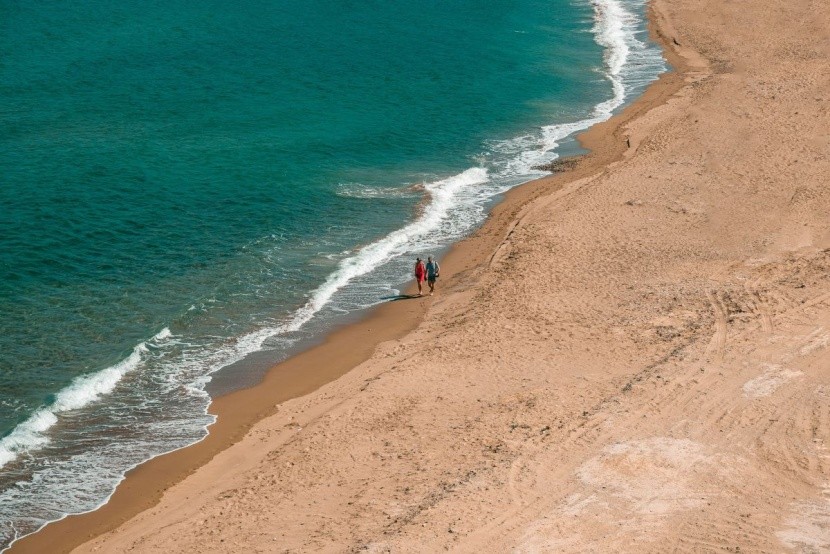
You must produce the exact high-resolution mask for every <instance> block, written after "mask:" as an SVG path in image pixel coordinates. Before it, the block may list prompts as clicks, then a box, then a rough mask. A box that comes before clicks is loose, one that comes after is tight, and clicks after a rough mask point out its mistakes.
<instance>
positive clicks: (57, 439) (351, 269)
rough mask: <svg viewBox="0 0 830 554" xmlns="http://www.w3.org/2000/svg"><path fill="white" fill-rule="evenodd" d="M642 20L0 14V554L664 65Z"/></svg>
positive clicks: (206, 10) (384, 283) (456, 5)
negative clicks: (252, 360) (216, 378)
mask: <svg viewBox="0 0 830 554" xmlns="http://www.w3.org/2000/svg"><path fill="white" fill-rule="evenodd" d="M645 9H646V8H645V4H644V0H494V1H492V2H486V3H485V2H475V1H469V0H450V1H446V0H445V1H442V2H433V1H426V2H376V1H373V0H366V1H363V2H352V1H349V0H309V1H308V2H288V1H286V0H270V1H262V0H254V1H252V2H246V3H242V4H229V3H227V2H215V1H211V0H206V1H204V2H183V1H179V0H168V1H165V2H158V1H153V0H150V1H144V2H136V1H133V0H124V1H122V2H103V1H100V0H86V1H83V2H81V1H78V0H51V1H47V2H37V3H33V2H20V1H12V0H6V1H3V2H2V13H3V15H2V17H0V28H2V32H0V52H3V56H2V58H1V59H0V126H2V133H0V551H2V550H4V549H5V548H6V547H8V546H9V545H10V544H11V543H12V542H13V541H14V540H16V539H18V538H20V537H22V536H25V535H26V534H29V533H32V532H34V531H36V530H37V529H39V528H40V527H42V526H43V525H44V524H46V523H47V522H49V521H54V520H57V519H60V518H62V517H64V516H65V515H67V514H71V513H81V512H86V511H89V510H93V509H95V508H97V507H99V506H100V505H102V504H103V503H105V502H106V501H107V499H108V498H109V496H110V495H111V494H112V492H113V490H114V488H115V486H116V485H117V484H118V483H119V482H120V480H121V479H122V478H123V476H124V474H125V472H126V471H127V470H129V469H130V468H132V467H135V466H136V465H137V464H140V463H142V462H144V461H146V460H148V459H150V458H152V457H154V456H157V455H159V454H162V453H165V452H169V451H172V450H175V449H178V448H182V447H184V446H187V445H189V444H193V443H194V442H197V441H199V440H201V439H202V438H203V437H204V436H205V435H206V434H207V432H208V426H209V425H210V424H211V423H212V422H213V418H212V416H209V415H208V414H207V407H208V405H209V402H210V394H212V393H213V394H215V393H216V392H217V390H216V387H215V382H214V388H211V386H212V385H211V381H212V379H213V378H214V376H215V375H216V374H217V372H219V371H220V370H222V369H223V368H226V369H225V371H224V372H223V373H222V375H223V377H222V383H223V387H224V388H225V389H228V388H234V387H242V386H248V385H250V384H252V383H253V382H255V381H256V379H257V378H258V377H259V376H260V374H259V373H257V372H256V371H253V370H252V369H251V367H253V364H248V366H246V360H249V359H250V357H251V356H252V355H256V356H258V357H259V358H258V359H260V360H261V359H263V356H264V357H265V358H266V359H267V360H269V361H273V362H276V361H278V360H280V359H283V358H285V357H286V356H287V355H288V354H289V353H291V352H292V349H296V348H297V347H298V346H299V345H303V344H307V343H308V342H309V341H313V340H314V339H315V338H319V337H320V336H321V334H322V333H325V331H326V330H327V329H330V328H331V327H332V325H336V324H337V323H338V322H341V321H344V320H345V319H346V318H348V317H350V314H351V316H352V317H353V316H354V315H355V314H357V313H359V312H360V311H361V310H365V309H366V308H368V307H371V306H374V305H377V304H379V303H382V302H384V301H387V300H388V299H390V298H393V297H394V296H395V295H396V294H398V293H399V291H400V290H401V288H402V287H404V286H405V285H406V283H407V281H408V279H409V274H410V268H411V265H412V262H413V260H414V257H415V256H416V255H421V256H424V255H428V254H439V253H440V252H441V251H443V250H444V249H446V248H447V247H448V246H449V245H450V244H452V243H453V242H454V241H457V240H458V239H460V238H463V237H464V236H466V235H468V234H470V233H471V232H472V231H474V230H475V229H476V228H477V227H478V226H479V225H480V224H481V223H482V222H483V220H484V219H485V217H486V214H487V211H488V209H489V208H490V207H491V206H492V205H493V203H494V202H496V201H498V199H499V197H500V195H501V194H502V193H504V192H505V191H506V190H508V189H510V188H511V187H514V186H516V185H518V184H520V183H523V182H527V181H528V180H531V179H533V178H536V177H539V176H541V175H544V172H543V171H540V170H538V169H534V167H535V166H538V165H539V164H543V163H546V162H549V161H552V160H554V159H556V158H557V157H558V156H559V155H560V154H561V152H562V151H563V149H565V148H571V149H573V148H574V146H573V140H572V136H573V134H574V133H575V132H577V131H580V130H583V129H586V128H587V127H589V126H590V125H592V124H593V123H596V122H599V121H603V120H605V119H607V118H608V117H610V116H611V115H612V114H613V113H615V112H616V111H618V110H619V109H620V108H621V107H622V106H623V105H624V104H625V103H626V102H628V101H630V100H631V99H633V98H635V97H636V96H637V95H639V94H640V93H641V92H642V91H643V90H644V88H645V87H646V86H647V85H648V83H650V82H651V81H653V80H654V79H655V78H656V77H657V75H659V74H660V73H661V72H663V71H665V69H666V65H665V62H664V60H663V58H662V56H661V52H660V49H659V48H658V47H657V46H656V45H655V44H653V43H651V42H650V41H649V39H648V35H647V32H646V29H645ZM228 366H231V367H230V369H227V368H228Z"/></svg>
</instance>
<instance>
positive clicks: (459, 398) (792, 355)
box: [11, 0, 830, 553]
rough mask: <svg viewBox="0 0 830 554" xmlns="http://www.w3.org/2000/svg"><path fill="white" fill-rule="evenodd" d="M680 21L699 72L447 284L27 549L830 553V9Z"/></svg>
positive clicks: (524, 195) (656, 18) (736, 4)
mask: <svg viewBox="0 0 830 554" xmlns="http://www.w3.org/2000/svg"><path fill="white" fill-rule="evenodd" d="M650 15H651V23H652V32H653V35H654V38H655V39H657V40H659V41H660V42H661V43H662V44H663V46H664V49H665V54H666V57H667V59H668V60H669V62H670V63H671V64H672V66H673V67H674V68H675V71H674V72H672V73H668V74H666V75H664V76H663V77H661V79H660V80H659V81H658V82H656V83H655V84H653V85H652V86H651V87H650V88H649V89H648V91H647V92H646V94H645V95H644V96H643V97H642V98H640V99H639V100H637V101H636V102H634V103H633V104H631V105H630V106H628V108H627V109H626V110H625V111H624V112H623V113H622V114H620V115H618V116H616V117H615V118H613V119H612V120H610V121H608V122H606V123H603V124H600V125H597V126H595V127H593V128H592V129H591V130H589V131H588V132H586V133H584V134H583V135H582V136H581V137H580V140H581V141H582V143H583V144H584V145H585V146H586V147H587V148H589V149H590V151H591V153H590V154H589V155H587V156H585V157H583V158H581V159H580V160H579V162H578V163H577V165H576V166H575V167H574V168H572V169H570V170H568V171H566V172H563V173H560V174H556V175H552V176H550V177H548V178H545V179H541V180H539V181H535V182H532V183H529V184H527V185H523V186H521V187H519V188H518V189H516V190H514V191H512V192H510V193H509V194H508V195H507V198H506V199H505V200H504V201H503V202H502V203H501V204H499V205H498V206H497V207H496V208H495V209H494V210H493V213H492V215H491V216H490V218H489V219H488V221H487V223H486V224H485V225H484V227H483V228H482V229H481V230H480V231H479V232H478V233H476V234H475V235H474V236H473V237H471V238H469V239H467V240H465V241H463V242H462V243H460V244H458V245H457V246H456V247H455V248H454V249H453V250H452V252H451V253H450V254H449V255H448V256H447V257H446V258H445V259H443V260H442V268H443V269H442V276H441V279H440V283H439V290H438V293H437V294H436V296H434V297H425V298H422V299H413V300H404V301H398V302H392V303H389V304H386V305H384V306H382V307H381V308H380V309H378V310H375V311H374V312H373V313H372V314H371V315H370V316H369V317H368V318H366V319H364V320H362V321H360V322H359V323H356V324H353V325H350V326H348V327H345V328H343V329H340V330H338V331H336V332H335V333H333V334H332V335H331V336H330V337H328V339H327V340H326V342H325V343H324V344H322V345H320V346H318V347H315V348H312V349H311V350H309V351H307V352H305V353H303V354H301V355H299V356H296V357H294V358H292V359H290V360H289V361H287V362H285V363H283V364H280V365H279V366H277V367H276V368H274V369H273V370H272V371H271V372H270V373H269V374H268V376H267V378H266V380H265V381H264V382H263V383H262V384H261V385H259V386H257V387H254V388H252V389H247V390H243V391H239V392H236V393H233V394H230V395H227V396H224V397H221V398H219V399H217V400H216V401H215V402H214V405H213V407H212V410H211V411H212V412H213V413H216V414H218V416H219V419H218V423H217V424H216V425H214V427H212V428H211V434H210V436H209V437H208V438H207V439H206V440H205V441H203V442H202V443H199V444H197V445H195V446H192V447H189V448H186V449H183V450H180V451H178V452H175V453H173V454H170V455H166V456H162V457H160V458H157V459H155V460H152V461H151V462H148V463H147V464H145V465H143V466H141V467H139V468H138V469H136V470H134V471H133V472H131V474H130V475H128V477H127V479H126V481H125V482H124V483H122V485H121V486H120V487H119V489H118V490H117V491H116V493H115V495H114V496H113V498H112V499H111V501H110V502H109V503H108V504H107V505H106V506H105V507H104V508H102V509H100V510H98V511H96V512H93V513H90V514H85V515H81V516H73V517H70V518H67V519H65V520H63V521H61V522H57V523H55V524H52V525H49V526H48V527H46V528H45V529H44V530H42V531H41V532H39V533H37V534H35V535H32V536H30V537H27V538H25V539H23V540H21V541H19V542H17V543H15V545H14V547H13V548H12V550H11V552H14V553H22V552H64V551H72V552H78V553H86V552H142V553H143V552H165V553H176V552H320V551H322V552H346V551H348V552H351V551H369V552H387V551H389V552H435V551H442V550H452V551H458V552H505V551H516V552H586V551H588V552H666V551H676V552H709V551H719V552H720V551H726V552H781V551H794V552H821V551H830V426H828V424H830V348H828V347H830V219H829V218H828V214H830V186H828V185H830V180H828V175H830V161H829V160H830V132H829V131H828V129H830V113H828V110H829V109H830V108H828V107H829V106H830V92H828V91H830V72H828V67H830V64H828V58H830V5H828V4H827V3H826V2H816V1H813V0H793V1H791V2H776V1H772V0H758V1H755V2H749V1H747V0H735V1H732V2H716V1H714V0H694V1H687V2H680V1H679V0H652V4H651V14H650Z"/></svg>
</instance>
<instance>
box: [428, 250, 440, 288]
mask: <svg viewBox="0 0 830 554" xmlns="http://www.w3.org/2000/svg"><path fill="white" fill-rule="evenodd" d="M426 270H427V284H428V285H429V295H430V296H432V293H434V292H435V280H436V279H438V273H439V272H440V271H441V267H440V266H439V265H438V260H433V259H432V256H429V257H427V265H426Z"/></svg>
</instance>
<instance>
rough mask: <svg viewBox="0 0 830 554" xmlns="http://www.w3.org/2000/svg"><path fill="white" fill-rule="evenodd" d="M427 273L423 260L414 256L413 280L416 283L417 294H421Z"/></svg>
mask: <svg viewBox="0 0 830 554" xmlns="http://www.w3.org/2000/svg"><path fill="white" fill-rule="evenodd" d="M426 275H427V268H426V266H425V265H424V260H422V259H421V258H415V281H417V283H418V296H423V295H424V292H423V289H422V287H423V283H424V278H426Z"/></svg>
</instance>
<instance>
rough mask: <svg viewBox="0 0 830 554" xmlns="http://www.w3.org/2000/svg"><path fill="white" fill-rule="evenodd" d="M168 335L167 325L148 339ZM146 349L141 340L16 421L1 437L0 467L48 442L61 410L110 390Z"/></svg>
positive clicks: (93, 399) (73, 407)
mask: <svg viewBox="0 0 830 554" xmlns="http://www.w3.org/2000/svg"><path fill="white" fill-rule="evenodd" d="M169 336H170V329H167V328H166V327H165V328H164V329H163V330H162V331H161V332H159V333H158V334H157V335H155V336H154V337H153V338H151V339H150V340H149V341H147V342H153V343H158V342H161V341H164V340H165V339H167V338H168V337H169ZM146 352H147V343H145V342H142V343H140V344H139V345H138V346H136V347H135V348H133V351H132V352H131V353H130V355H129V356H127V357H126V358H124V359H123V360H121V361H120V362H118V363H117V364H115V365H112V366H110V367H107V368H105V369H102V370H101V371H99V372H97V373H93V374H91V375H83V376H81V377H78V378H76V379H75V380H74V381H72V383H71V384H70V385H69V386H67V387H66V388H64V389H63V390H61V391H60V392H58V394H56V395H55V400H54V402H52V403H51V404H50V405H48V406H44V407H42V408H39V409H38V410H37V411H35V413H33V414H32V415H31V416H30V417H29V419H27V420H26V421H24V422H23V423H21V424H20V425H18V426H17V427H15V428H14V430H12V432H11V433H9V434H8V435H6V436H5V437H3V439H2V440H0V468H2V467H3V466H4V465H6V464H8V463H9V462H11V461H13V460H14V459H16V458H17V457H18V455H20V454H21V453H23V452H28V451H31V450H33V449H36V448H39V447H41V446H43V445H45V444H46V443H48V442H49V437H48V436H47V435H46V431H48V430H49V428H50V427H52V426H53V425H55V424H56V423H57V422H58V415H59V414H61V413H62V412H68V411H70V410H77V409H80V408H83V407H84V406H86V405H88V404H90V403H92V402H95V401H96V400H98V399H99V398H100V397H101V396H103V395H105V394H107V393H109V392H112V390H113V389H114V388H115V386H116V385H117V384H118V382H119V381H120V380H121V379H122V378H123V377H124V375H126V374H127V373H129V372H130V371H132V370H134V369H136V368H137V367H138V366H139V364H140V363H141V357H142V355H144V354H145V353H146Z"/></svg>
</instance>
